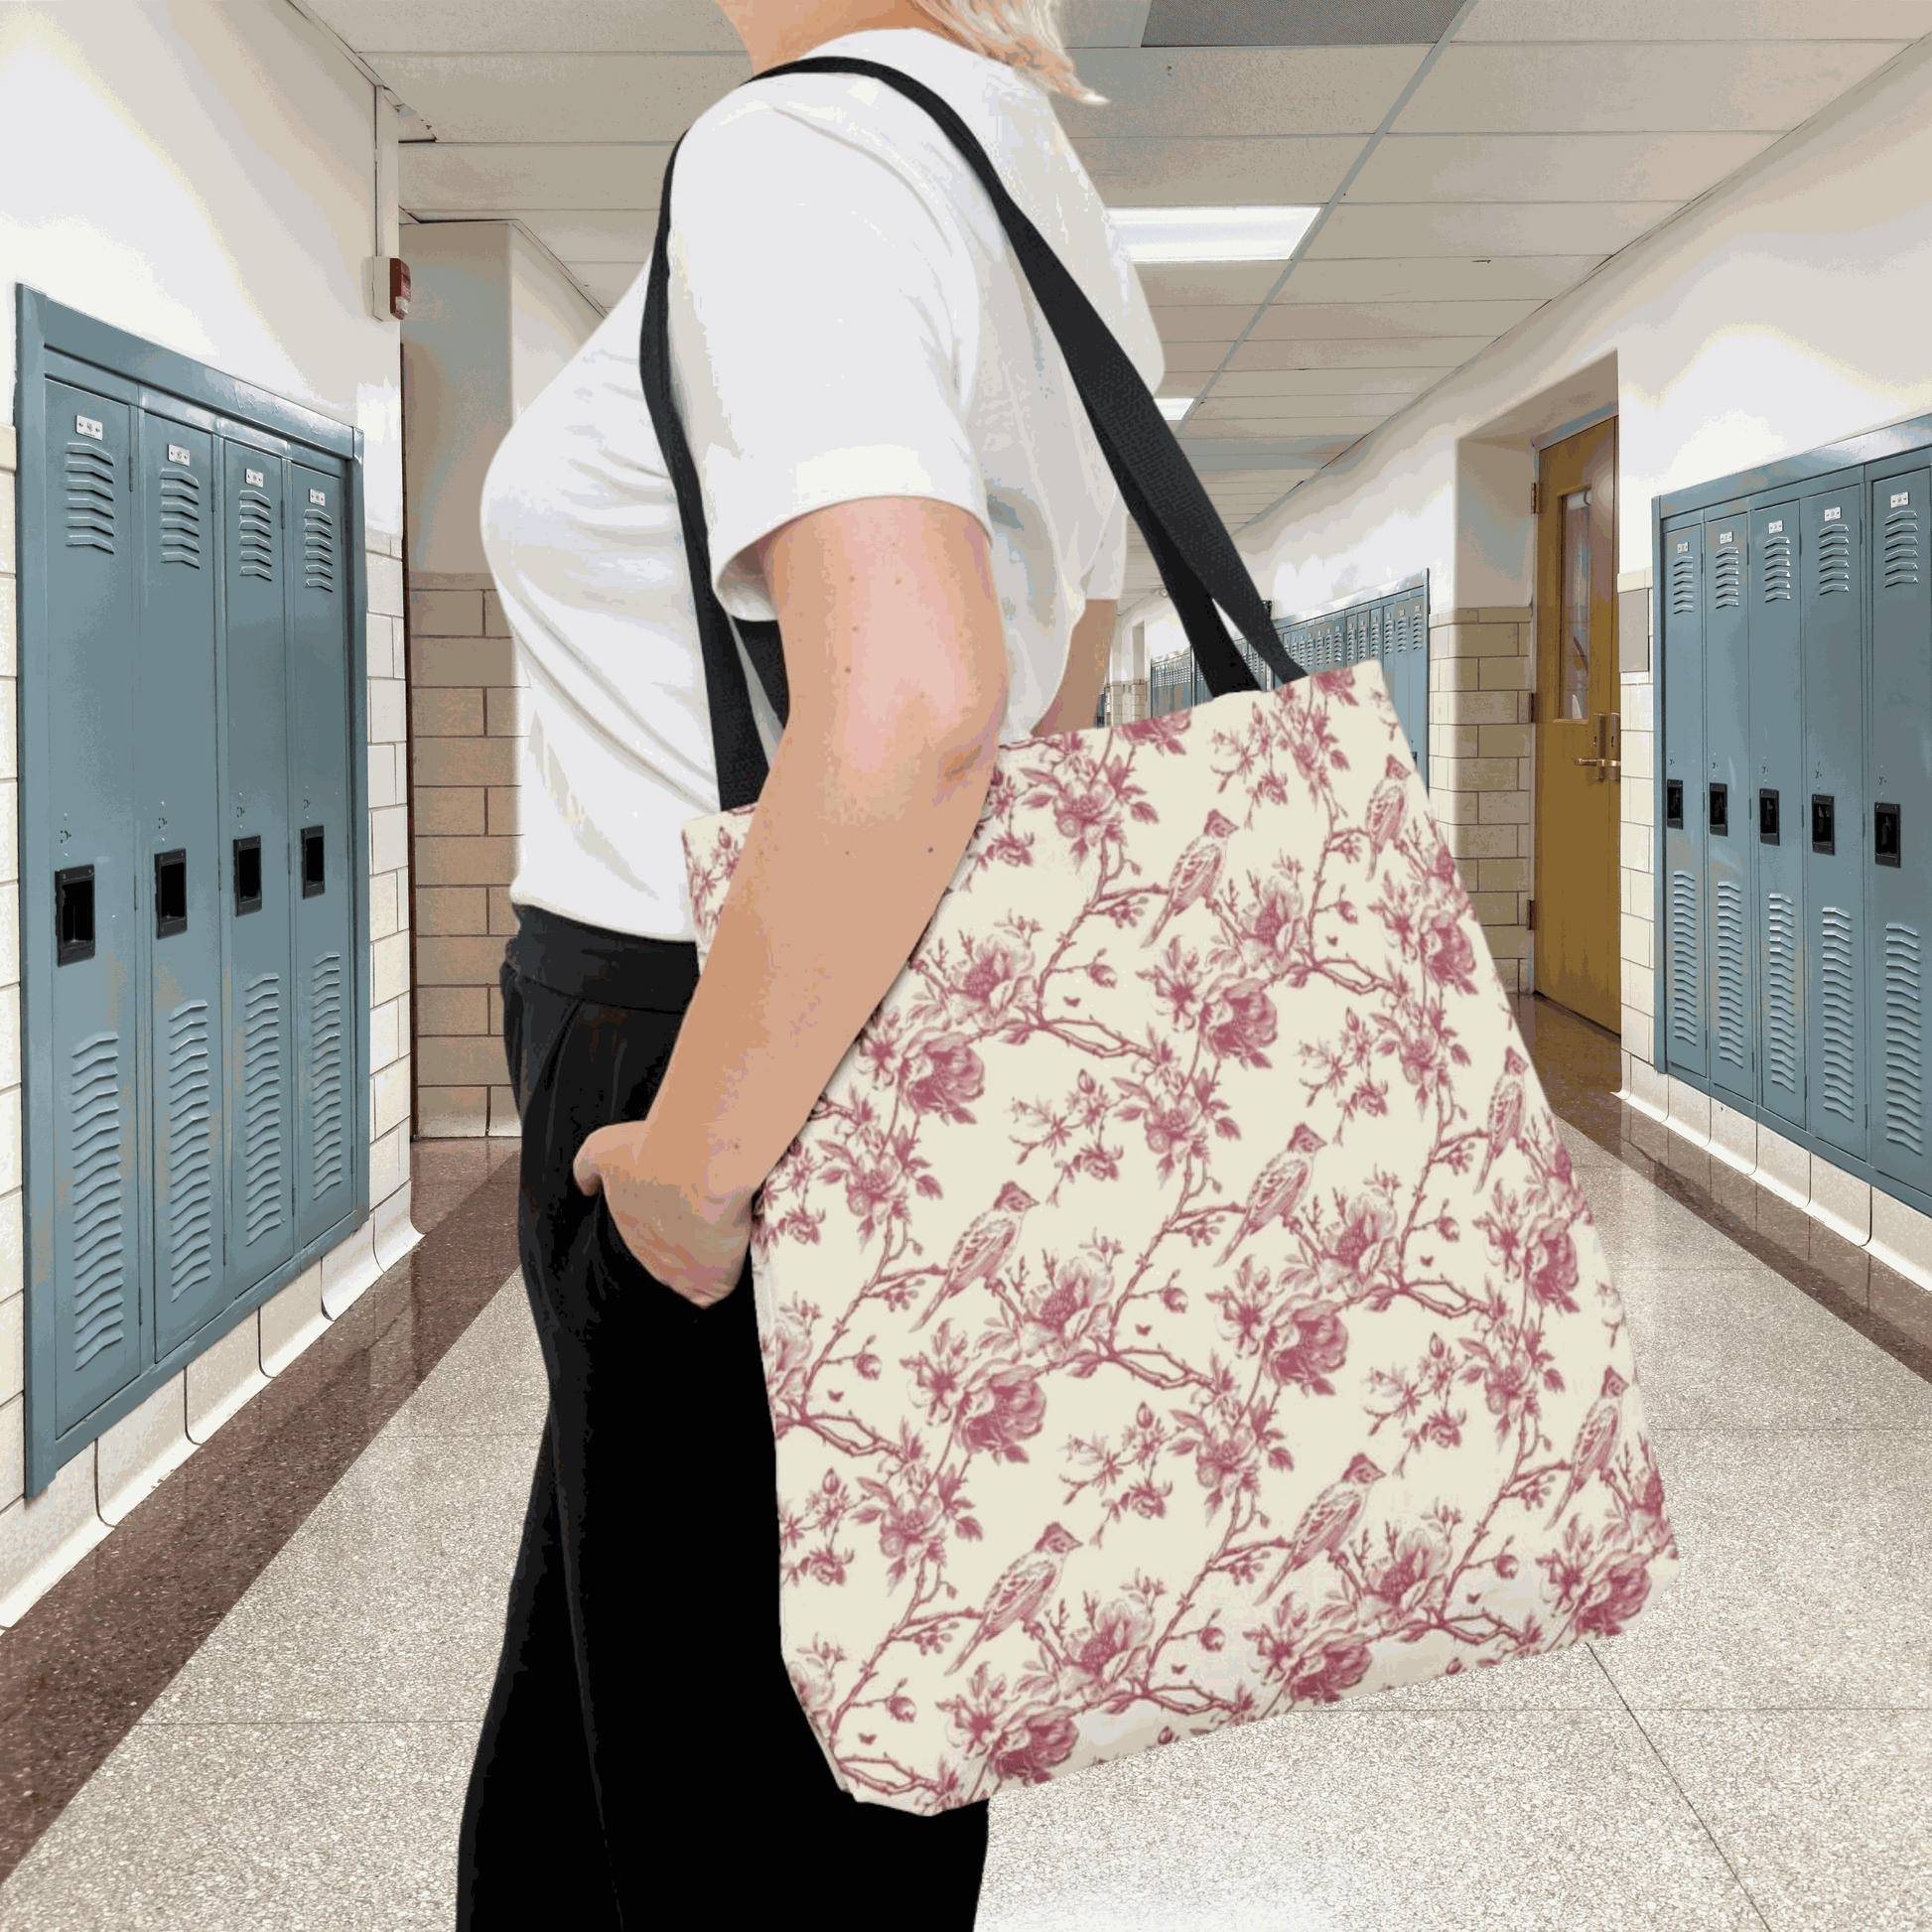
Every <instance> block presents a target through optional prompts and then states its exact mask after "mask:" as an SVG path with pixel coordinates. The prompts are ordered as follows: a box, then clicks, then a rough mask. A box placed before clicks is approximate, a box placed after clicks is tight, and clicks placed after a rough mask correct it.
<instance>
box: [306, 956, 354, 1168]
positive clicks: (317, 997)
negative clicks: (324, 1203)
mask: <svg viewBox="0 0 1932 1932" xmlns="http://www.w3.org/2000/svg"><path fill="white" fill-rule="evenodd" d="M310 1013H311V1016H312V1020H311V1028H310V1034H309V1041H310V1045H309V1069H310V1081H309V1092H310V1101H309V1107H310V1113H309V1121H310V1126H311V1129H312V1130H313V1131H312V1134H311V1145H312V1146H313V1148H314V1151H315V1191H316V1194H317V1196H318V1197H319V1196H321V1195H323V1194H326V1193H328V1191H329V1190H330V1188H332V1187H334V1186H335V1185H336V1184H337V1183H338V1182H339V1181H340V1180H342V1178H343V1158H344V1154H345V1149H344V1146H343V956H342V954H341V953H339V952H326V953H323V954H321V955H320V956H319V957H318V958H317V960H316V964H315V971H314V973H313V975H312V976H311V983H310Z"/></svg>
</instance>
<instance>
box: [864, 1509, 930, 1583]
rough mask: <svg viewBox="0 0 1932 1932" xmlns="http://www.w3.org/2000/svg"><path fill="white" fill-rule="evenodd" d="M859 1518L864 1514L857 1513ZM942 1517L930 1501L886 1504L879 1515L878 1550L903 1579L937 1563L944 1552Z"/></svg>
mask: <svg viewBox="0 0 1932 1932" xmlns="http://www.w3.org/2000/svg"><path fill="white" fill-rule="evenodd" d="M859 1514H860V1515H861V1516H863V1515H864V1514H865V1512H863V1511H861V1512H859ZM945 1542H946V1530H945V1522H944V1518H943V1514H942V1512H941V1510H940V1507H939V1505H938V1503H937V1502H936V1501H934V1500H933V1499H932V1498H931V1497H926V1496H922V1497H918V1498H916V1499H915V1500H912V1501H909V1502H905V1503H898V1504H894V1503H888V1504H887V1505H886V1506H885V1507H884V1508H883V1509H882V1510H881V1511H880V1513H879V1548H880V1550H881V1551H882V1552H883V1553H884V1554H885V1555H886V1556H887V1557H889V1558H890V1559H891V1560H892V1564H893V1569H894V1571H895V1572H896V1573H897V1574H900V1575H902V1574H903V1573H904V1572H905V1571H907V1570H910V1569H912V1568H914V1567H915V1566H916V1565H918V1564H921V1563H926V1562H932V1561H936V1560H937V1559H938V1557H939V1555H940V1553H941V1552H942V1551H943V1550H944V1548H945Z"/></svg>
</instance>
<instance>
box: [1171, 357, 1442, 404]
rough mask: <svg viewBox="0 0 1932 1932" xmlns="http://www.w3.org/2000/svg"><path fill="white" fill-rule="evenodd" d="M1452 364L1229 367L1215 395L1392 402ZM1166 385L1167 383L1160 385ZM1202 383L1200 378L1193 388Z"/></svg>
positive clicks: (1433, 380) (1426, 385)
mask: <svg viewBox="0 0 1932 1932" xmlns="http://www.w3.org/2000/svg"><path fill="white" fill-rule="evenodd" d="M1448 374H1449V365H1448V364H1445V365H1444V366H1443V367H1442V368H1438V369H1247V370H1239V369H1230V370H1229V371H1228V372H1227V374H1226V375H1224V376H1222V377H1220V378H1219V379H1218V380H1217V381H1216V382H1215V384H1214V389H1213V393H1214V394H1215V395H1216V396H1274V397H1287V396H1309V397H1315V398H1326V399H1329V400H1332V401H1334V403H1335V406H1336V407H1337V408H1345V407H1347V406H1348V403H1347V401H1346V400H1344V399H1346V398H1361V399H1365V400H1367V399H1373V398H1378V397H1379V398H1382V399H1384V400H1387V401H1388V402H1390V403H1392V404H1397V403H1401V402H1402V401H1404V400H1406V399H1407V398H1408V397H1410V396H1415V395H1420V394H1421V393H1422V391H1423V390H1425V389H1427V388H1429V387H1431V386H1432V385H1433V384H1435V383H1436V382H1439V381H1440V380H1441V379H1442V378H1443V377H1444V376H1446V375H1448ZM1161 386H1162V387H1163V388H1164V389H1165V388H1166V387H1167V384H1166V383H1163V384H1162V385H1161ZM1199 387H1200V383H1199V381H1198V379H1197V380H1196V381H1195V384H1194V388H1195V390H1196V391H1197V390H1198V389H1199Z"/></svg>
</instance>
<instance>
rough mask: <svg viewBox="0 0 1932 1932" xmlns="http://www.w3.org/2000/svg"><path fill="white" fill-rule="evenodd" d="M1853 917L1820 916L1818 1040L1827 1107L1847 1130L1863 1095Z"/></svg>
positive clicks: (1839, 913) (1836, 911) (1840, 913)
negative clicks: (1860, 1089) (1856, 1025)
mask: <svg viewBox="0 0 1932 1932" xmlns="http://www.w3.org/2000/svg"><path fill="white" fill-rule="evenodd" d="M1852 987H1853V975H1852V915H1851V913H1849V912H1847V911H1844V910H1842V909H1841V908H1840V907H1838V906H1836V905H1828V906H1826V907H1825V908H1824V910H1823V911H1821V912H1820V913H1819V915H1818V1038H1819V1048H1820V1053H1821V1056H1822V1058H1823V1061H1824V1077H1825V1091H1824V1095H1823V1101H1824V1107H1825V1111H1826V1112H1827V1113H1832V1114H1836V1115H1837V1116H1838V1117H1839V1119H1840V1120H1842V1121H1844V1122H1845V1124H1846V1125H1847V1126H1848V1127H1852V1126H1857V1125H1858V1124H1859V1117H1858V1115H1857V1114H1856V1113H1855V1112H1854V1111H1853V1103H1854V1101H1855V1100H1856V1098H1857V1094H1858V1079H1857V1075H1856V1072H1855V1068H1856V1066H1857V1064H1858V1050H1859V1042H1858V1036H1857V1034H1856V1032H1855V1030H1854V1027H1853V1005H1852Z"/></svg>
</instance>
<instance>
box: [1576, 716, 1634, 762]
mask: <svg viewBox="0 0 1932 1932" xmlns="http://www.w3.org/2000/svg"><path fill="white" fill-rule="evenodd" d="M1590 722H1591V723H1592V724H1593V725H1594V727H1595V736H1596V756H1595V757H1594V758H1591V759H1571V760H1570V762H1571V763H1572V764H1587V765H1590V766H1593V767H1595V768H1596V769H1598V770H1603V771H1613V772H1616V773H1617V774H1618V775H1619V776H1620V775H1621V773H1622V770H1623V760H1622V759H1621V758H1620V757H1619V754H1620V753H1621V751H1622V749H1623V748H1622V746H1621V745H1620V744H1619V742H1618V724H1619V720H1618V718H1617V714H1616V713H1615V712H1614V711H1599V712H1598V713H1597V714H1596V716H1595V717H1594V718H1593V719H1592V720H1591V721H1590Z"/></svg>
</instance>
